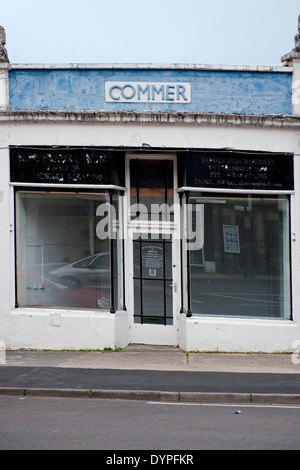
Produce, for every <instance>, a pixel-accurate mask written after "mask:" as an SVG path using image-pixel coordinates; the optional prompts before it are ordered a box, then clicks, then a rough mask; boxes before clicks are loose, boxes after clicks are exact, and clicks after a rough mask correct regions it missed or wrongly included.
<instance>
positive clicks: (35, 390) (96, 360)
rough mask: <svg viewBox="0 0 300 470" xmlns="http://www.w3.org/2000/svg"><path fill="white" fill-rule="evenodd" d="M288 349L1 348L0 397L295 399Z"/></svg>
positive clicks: (297, 380)
mask: <svg viewBox="0 0 300 470" xmlns="http://www.w3.org/2000/svg"><path fill="white" fill-rule="evenodd" d="M293 358H295V357H293V356H292V354H255V353H251V354H250V353H249V354H238V353H232V354H229V353H189V354H186V353H185V352H184V351H182V350H180V349H179V348H175V347H168V346H151V345H149V346H146V345H129V346H127V347H126V348H124V349H122V350H119V351H110V352H109V351H107V352H98V351H90V352H84V351H24V350H18V351H5V352H1V355H0V395H19V396H22V397H23V396H48V397H66V398H70V397H75V398H76V397H77V398H101V399H119V400H120V399H126V400H148V401H168V402H177V403H189V402H198V403H201V402H203V403H208V402H209V403H236V404H237V403H247V404H249V403H250V404H251V403H252V404H258V403H261V404H266V403H267V404H285V405H288V404H292V405H300V363H299V364H297V362H300V361H298V358H296V359H297V360H296V361H295V360H294V361H293Z"/></svg>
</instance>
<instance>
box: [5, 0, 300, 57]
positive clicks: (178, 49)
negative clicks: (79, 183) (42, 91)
mask: <svg viewBox="0 0 300 470" xmlns="http://www.w3.org/2000/svg"><path fill="white" fill-rule="evenodd" d="M299 14H300V1H299V0H0V24H1V25H2V26H3V27H4V28H5V30H6V48H7V51H8V56H9V59H10V62H11V63H164V64H168V63H193V64H212V65H216V64H225V65H281V60H280V59H281V56H282V55H284V54H286V53H287V52H290V50H291V49H292V48H293V47H294V36H295V35H296V33H297V24H298V15H299Z"/></svg>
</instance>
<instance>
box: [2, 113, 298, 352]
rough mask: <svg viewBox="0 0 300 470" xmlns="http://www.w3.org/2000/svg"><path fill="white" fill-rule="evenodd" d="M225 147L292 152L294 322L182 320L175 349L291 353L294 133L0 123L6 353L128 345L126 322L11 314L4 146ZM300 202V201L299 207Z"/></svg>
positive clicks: (57, 313) (100, 316)
mask: <svg viewBox="0 0 300 470" xmlns="http://www.w3.org/2000/svg"><path fill="white" fill-rule="evenodd" d="M143 144H144V145H145V144H146V145H147V146H148V145H149V146H152V147H169V148H177V147H179V148H189V147H190V148H212V149H213V148H215V149H223V148H231V149H238V150H243V149H244V150H261V151H273V152H292V153H295V154H296V157H295V188H296V194H295V196H293V197H292V233H293V234H294V235H293V236H292V238H293V242H292V272H293V315H294V321H293V322H290V321H283V320H278V321H276V320H258V319H253V320H250V319H247V320H246V319H238V318H231V319H227V318H209V317H202V318H200V317H196V316H193V317H192V318H190V319H187V318H186V317H185V315H180V321H179V333H178V334H179V345H180V346H181V347H182V348H183V349H186V350H202V351H203V350H206V351H209V350H211V351H215V350H220V351H264V352H274V351H276V352H278V351H287V350H291V348H292V343H293V341H295V340H299V339H300V328H299V320H300V312H299V294H298V291H297V286H298V285H299V263H300V253H299V248H298V246H299V233H300V217H299V211H297V210H296V207H300V192H299V191H300V189H299V186H300V164H299V163H298V162H300V150H299V149H300V130H297V129H293V128H277V127H274V128H269V127H264V126H262V127H258V126H255V125H253V126H247V127H246V126H245V127H243V126H239V127H238V126H223V125H221V126H215V125H197V124H175V123H174V124H167V123H166V124H151V123H147V124H134V123H126V124H125V123H121V122H120V123H116V122H112V123H97V122H90V123H84V122H82V123H80V122H73V123H72V122H66V123H63V122H60V123H58V122H48V123H47V122H20V123H10V122H6V123H5V122H2V123H1V126H0V147H1V148H0V165H1V166H0V168H1V172H0V216H1V231H0V255H1V258H0V259H1V265H0V268H1V271H0V339H1V340H2V341H4V342H5V344H6V346H7V348H11V349H18V348H32V349H37V348H38V349H45V348H46V349H81V348H92V349H98V348H99V349H103V348H104V347H112V348H114V347H115V346H119V347H124V346H125V345H126V344H127V343H128V337H129V334H128V315H131V313H132V312H128V313H127V312H124V313H123V312H121V313H118V314H117V315H114V314H110V313H108V312H107V313H98V312H86V311H68V310H58V309H14V298H15V292H14V224H13V222H14V213H13V212H14V208H13V188H12V187H9V151H8V146H9V145H70V146H72V145H73V146H83V145H86V146H128V147H137V148H139V147H142V146H143ZM298 199H299V201H298Z"/></svg>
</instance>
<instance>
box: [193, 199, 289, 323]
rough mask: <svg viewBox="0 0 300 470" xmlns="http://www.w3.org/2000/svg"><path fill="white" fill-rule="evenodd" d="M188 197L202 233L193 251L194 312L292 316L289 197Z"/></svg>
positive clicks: (198, 229) (196, 225)
mask: <svg viewBox="0 0 300 470" xmlns="http://www.w3.org/2000/svg"><path fill="white" fill-rule="evenodd" d="M189 203H190V204H191V205H192V208H193V210H192V211H191V213H192V219H191V222H190V223H191V227H190V228H191V229H192V232H193V233H196V234H197V233H198V236H199V239H202V243H201V244H200V246H198V247H197V249H196V250H192V251H190V280H191V287H190V295H191V307H192V312H193V314H194V313H198V314H203V315H223V316H224V315H229V316H244V317H267V318H271V317H274V318H290V310H291V307H290V259H289V199H288V197H287V196H280V197H269V198H256V197H252V196H248V197H247V196H246V197H233V196H232V197H227V196H225V197H217V196H211V197H203V196H200V195H197V194H194V195H191V197H190V199H189ZM199 205H201V208H202V211H200V214H202V216H201V217H200V220H199V217H198V218H196V217H195V213H196V211H195V209H196V206H199ZM198 214H199V211H198Z"/></svg>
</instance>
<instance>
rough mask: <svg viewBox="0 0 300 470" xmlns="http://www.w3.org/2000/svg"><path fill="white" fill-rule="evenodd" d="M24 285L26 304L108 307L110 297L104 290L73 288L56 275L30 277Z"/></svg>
mask: <svg viewBox="0 0 300 470" xmlns="http://www.w3.org/2000/svg"><path fill="white" fill-rule="evenodd" d="M27 279H29V280H30V283H29V285H28V284H27V287H26V306H47V307H65V308H91V309H105V310H108V309H109V308H110V297H109V295H108V294H107V293H106V292H103V291H99V290H97V289H92V288H89V287H82V288H80V289H77V290H74V288H73V287H72V286H71V285H70V284H68V283H66V282H63V281H62V280H61V279H58V278H57V277H54V276H51V275H48V278H46V279H45V278H44V279H41V277H36V276H35V277H32V276H30V275H29V276H28V275H27Z"/></svg>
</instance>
